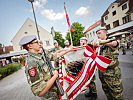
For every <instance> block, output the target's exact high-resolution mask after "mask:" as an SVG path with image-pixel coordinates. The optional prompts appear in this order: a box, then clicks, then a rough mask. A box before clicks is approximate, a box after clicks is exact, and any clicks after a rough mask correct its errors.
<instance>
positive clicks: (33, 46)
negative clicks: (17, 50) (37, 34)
mask: <svg viewBox="0 0 133 100" xmlns="http://www.w3.org/2000/svg"><path fill="white" fill-rule="evenodd" d="M28 46H29V50H31V52H33V53H42V43H40V42H38V41H37V40H34V41H32V43H30V44H29V45H28Z"/></svg>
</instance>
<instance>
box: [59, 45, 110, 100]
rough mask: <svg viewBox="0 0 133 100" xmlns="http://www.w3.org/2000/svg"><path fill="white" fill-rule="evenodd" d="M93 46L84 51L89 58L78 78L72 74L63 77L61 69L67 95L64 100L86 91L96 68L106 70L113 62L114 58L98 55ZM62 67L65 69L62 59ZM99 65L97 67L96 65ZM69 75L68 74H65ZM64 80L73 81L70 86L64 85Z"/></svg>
mask: <svg viewBox="0 0 133 100" xmlns="http://www.w3.org/2000/svg"><path fill="white" fill-rule="evenodd" d="M92 47H93V46H86V48H85V52H84V53H83V54H84V56H85V57H89V59H88V60H87V61H86V62H85V64H84V65H83V67H82V70H81V71H80V72H79V73H78V75H77V76H76V78H73V77H71V76H67V78H64V77H63V73H64V72H63V71H64V70H62V71H61V70H60V74H62V75H59V76H61V77H60V79H61V83H62V84H61V85H62V86H63V87H65V89H64V90H65V93H66V94H65V96H66V98H62V97H61V99H62V100H65V99H69V100H73V99H74V98H75V97H76V96H77V95H78V94H79V93H80V92H82V91H85V90H86V89H87V87H88V85H89V83H90V81H91V79H92V77H93V76H94V74H95V71H96V68H97V67H98V69H99V70H102V71H104V70H105V69H106V68H107V67H108V65H109V64H110V63H111V61H112V59H111V58H110V57H103V56H98V55H97V54H96V53H95V50H94V48H92ZM80 48H81V47H80ZM60 62H61V63H60V69H63V67H64V66H63V61H61V59H60ZM96 66H97V67H96ZM65 75H67V74H65ZM64 80H67V81H68V80H69V82H70V83H71V84H70V85H69V86H67V88H66V86H64V85H65V84H64Z"/></svg>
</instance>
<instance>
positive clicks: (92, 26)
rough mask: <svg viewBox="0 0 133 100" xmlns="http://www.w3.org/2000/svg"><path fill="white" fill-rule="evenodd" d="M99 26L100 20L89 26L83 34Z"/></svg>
mask: <svg viewBox="0 0 133 100" xmlns="http://www.w3.org/2000/svg"><path fill="white" fill-rule="evenodd" d="M100 24H101V20H99V21H97V22H96V23H94V24H93V25H91V26H90V27H89V28H88V29H87V30H86V31H85V33H86V32H88V31H89V30H91V29H93V28H95V27H96V26H98V25H100Z"/></svg>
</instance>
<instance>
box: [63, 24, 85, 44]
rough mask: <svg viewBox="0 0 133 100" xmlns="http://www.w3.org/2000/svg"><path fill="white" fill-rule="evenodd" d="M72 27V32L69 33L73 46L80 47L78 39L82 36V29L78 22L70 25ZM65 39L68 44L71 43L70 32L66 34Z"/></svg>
mask: <svg viewBox="0 0 133 100" xmlns="http://www.w3.org/2000/svg"><path fill="white" fill-rule="evenodd" d="M72 27H73V30H74V31H73V32H72V31H71V35H72V41H73V45H74V46H78V45H80V38H81V37H83V36H84V34H83V30H84V27H83V26H82V25H81V24H79V23H78V22H74V23H73V24H72ZM65 38H66V40H69V42H70V43H71V39H70V32H68V33H67V35H66V37H65Z"/></svg>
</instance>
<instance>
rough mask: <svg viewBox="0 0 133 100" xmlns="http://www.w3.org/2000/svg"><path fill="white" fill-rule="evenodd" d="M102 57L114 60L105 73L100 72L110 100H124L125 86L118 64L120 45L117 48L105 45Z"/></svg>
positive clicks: (102, 48)
mask: <svg viewBox="0 0 133 100" xmlns="http://www.w3.org/2000/svg"><path fill="white" fill-rule="evenodd" d="M117 42H118V41H117ZM100 55H103V56H110V57H111V58H112V62H111V63H110V65H109V66H108V68H107V69H106V70H105V71H100V70H99V78H100V80H101V83H102V88H103V90H104V92H105V94H106V96H107V98H108V100H123V95H122V91H123V86H122V79H121V71H120V68H119V62H118V45H117V46H116V47H110V46H106V45H103V46H102V47H101V51H100Z"/></svg>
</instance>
